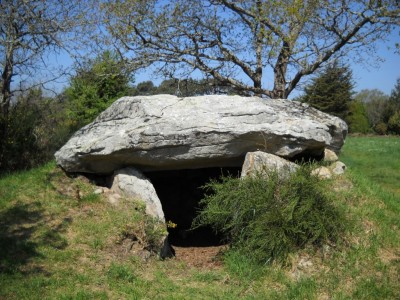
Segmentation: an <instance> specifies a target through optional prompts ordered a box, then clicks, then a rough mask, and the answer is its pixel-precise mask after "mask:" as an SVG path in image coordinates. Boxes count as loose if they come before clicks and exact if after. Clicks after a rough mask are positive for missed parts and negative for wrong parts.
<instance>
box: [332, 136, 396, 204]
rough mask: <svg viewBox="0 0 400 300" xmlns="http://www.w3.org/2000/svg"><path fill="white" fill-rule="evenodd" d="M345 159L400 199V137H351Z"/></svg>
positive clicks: (344, 154) (343, 153) (342, 155)
mask: <svg viewBox="0 0 400 300" xmlns="http://www.w3.org/2000/svg"><path fill="white" fill-rule="evenodd" d="M340 158H341V160H342V161H343V162H344V163H345V164H347V165H348V167H349V168H351V169H353V170H354V172H356V173H357V174H360V175H362V177H365V178H367V179H369V180H371V181H372V182H373V183H376V184H378V185H380V186H381V187H382V188H383V189H384V190H386V191H387V192H391V193H393V194H394V195H396V196H397V197H398V198H399V199H400V137H398V136H391V137H386V136H382V137H381V136H379V137H349V138H348V139H347V140H346V143H345V145H344V147H343V149H342V154H341V156H340Z"/></svg>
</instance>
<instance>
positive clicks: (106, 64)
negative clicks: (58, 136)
mask: <svg viewBox="0 0 400 300" xmlns="http://www.w3.org/2000/svg"><path fill="white" fill-rule="evenodd" d="M130 82H131V72H130V71H129V70H128V69H127V68H125V67H124V65H123V64H122V63H121V62H120V61H119V60H118V58H117V56H116V55H115V54H113V53H112V52H110V51H106V52H104V53H103V54H102V55H100V56H98V57H97V58H95V59H94V60H89V61H88V62H87V63H86V65H85V66H83V67H80V68H78V70H77V74H76V75H75V76H74V77H72V78H71V86H70V87H69V88H67V90H66V91H65V93H66V96H67V100H68V115H69V117H70V120H71V124H70V126H71V127H72V129H73V130H75V129H78V128H80V127H81V126H83V125H86V124H88V123H90V122H92V121H93V120H94V119H95V118H96V117H97V116H98V114H99V113H101V112H102V111H103V110H105V109H106V108H107V107H109V106H110V105H111V104H112V103H113V102H114V101H115V100H116V99H118V98H119V97H122V96H126V95H127V94H128V93H129V91H130V87H129V83H130Z"/></svg>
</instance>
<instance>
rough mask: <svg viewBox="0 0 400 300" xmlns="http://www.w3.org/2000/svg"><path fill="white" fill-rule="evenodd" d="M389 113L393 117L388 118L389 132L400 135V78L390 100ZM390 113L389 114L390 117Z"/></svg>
mask: <svg viewBox="0 0 400 300" xmlns="http://www.w3.org/2000/svg"><path fill="white" fill-rule="evenodd" d="M389 111H390V112H391V116H390V117H389V118H388V122H387V123H388V130H389V131H390V132H392V133H395V134H400V78H398V79H397V82H396V85H395V86H394V88H393V90H392V93H391V94H390V98H389ZM389 114H390V113H387V115H389Z"/></svg>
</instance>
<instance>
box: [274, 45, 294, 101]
mask: <svg viewBox="0 0 400 300" xmlns="http://www.w3.org/2000/svg"><path fill="white" fill-rule="evenodd" d="M290 53H291V48H290V45H289V43H288V42H286V41H284V42H283V45H282V50H281V52H280V53H279V56H278V59H277V61H276V64H275V67H274V89H273V90H272V98H274V99H286V98H287V96H288V95H287V93H286V71H287V66H288V62H289V57H290Z"/></svg>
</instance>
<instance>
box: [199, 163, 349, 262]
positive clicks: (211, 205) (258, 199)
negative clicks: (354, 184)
mask: <svg viewBox="0 0 400 300" xmlns="http://www.w3.org/2000/svg"><path fill="white" fill-rule="evenodd" d="M310 171H311V167H310V166H309V165H307V166H303V167H301V168H300V169H299V170H298V171H297V172H296V173H294V174H292V175H291V176H290V178H286V179H285V178H282V176H278V174H277V173H274V172H272V173H269V174H268V176H265V174H257V175H256V176H254V177H246V178H245V179H237V178H231V177H223V178H222V181H221V182H219V181H211V182H210V183H209V184H207V185H206V186H205V188H207V189H208V190H209V191H210V192H211V193H210V194H209V195H208V196H206V197H205V198H204V199H203V200H202V201H201V204H203V205H204V209H203V210H202V211H201V212H200V213H199V215H198V216H197V218H196V219H195V222H194V226H201V225H211V226H212V227H213V228H214V229H215V230H216V231H217V232H222V233H224V234H225V235H226V238H227V239H228V241H229V242H230V243H231V245H232V247H234V248H236V249H238V250H239V251H240V252H243V253H248V254H251V255H252V256H253V257H254V258H255V260H256V261H258V262H261V263H268V262H271V261H273V260H277V261H281V262H284V261H285V259H286V258H287V256H288V254H289V253H291V252H293V251H295V250H297V249H300V248H303V247H305V246H306V245H321V244H323V243H325V242H328V241H331V242H337V241H338V240H339V238H340V237H341V236H342V233H343V232H344V230H345V222H344V221H345V217H344V214H343V212H341V211H340V209H339V208H337V207H336V206H335V204H334V199H331V198H330V197H329V196H328V193H327V189H326V188H327V187H326V184H325V183H324V182H323V181H321V180H320V179H318V178H317V177H315V176H312V175H310ZM266 178H268V179H266Z"/></svg>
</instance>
